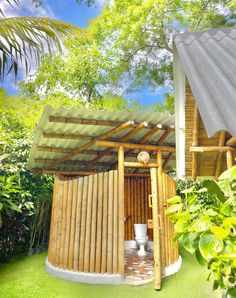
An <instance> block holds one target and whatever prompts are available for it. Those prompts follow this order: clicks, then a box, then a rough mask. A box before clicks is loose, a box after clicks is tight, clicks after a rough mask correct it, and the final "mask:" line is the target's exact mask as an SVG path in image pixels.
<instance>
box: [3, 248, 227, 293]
mask: <svg viewBox="0 0 236 298" xmlns="http://www.w3.org/2000/svg"><path fill="white" fill-rule="evenodd" d="M181 254H182V256H183V266H182V268H181V270H180V271H179V272H178V273H177V274H175V275H173V276H170V277H167V278H164V280H163V285H162V290H161V291H155V290H154V289H153V286H152V284H148V285H144V286H139V287H132V286H127V285H120V286H112V285H90V284H79V283H72V282H68V281H64V280H61V279H58V278H55V277H52V276H50V275H49V274H48V273H47V272H46V271H45V270H44V263H45V258H46V255H47V253H46V252H44V253H41V254H36V255H34V256H32V257H21V258H17V259H16V260H14V261H12V262H11V263H10V264H4V265H0V297H4V298H6V297H10V298H15V297H22V298H28V297H34V298H37V297H42V298H47V297H49V298H51V297H57V298H59V297H78V298H93V297H94V298H95V297H96V298H97V297H98V298H103V297H104V298H110V297H112V298H118V297H119V298H120V297H121V298H145V297H147V298H152V297H156V298H159V297H160V298H162V297H165V298H211V297H214V298H218V297H221V295H220V292H218V291H217V292H213V291H212V283H211V282H207V281H206V278H207V275H208V274H207V271H206V270H205V268H204V267H201V266H200V265H198V264H197V262H196V260H195V258H194V257H193V256H192V255H190V254H188V253H186V252H182V253H181Z"/></svg>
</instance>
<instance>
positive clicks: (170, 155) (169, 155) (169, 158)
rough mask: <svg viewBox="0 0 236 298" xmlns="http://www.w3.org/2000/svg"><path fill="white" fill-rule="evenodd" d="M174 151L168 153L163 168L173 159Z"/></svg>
mask: <svg viewBox="0 0 236 298" xmlns="http://www.w3.org/2000/svg"><path fill="white" fill-rule="evenodd" d="M173 155H174V153H173V152H170V153H169V154H168V156H167V157H166V159H165V161H164V163H163V169H164V168H165V167H166V166H167V164H168V163H169V161H170V160H171V159H172V157H173Z"/></svg>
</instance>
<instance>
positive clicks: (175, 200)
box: [167, 196, 181, 204]
mask: <svg viewBox="0 0 236 298" xmlns="http://www.w3.org/2000/svg"><path fill="white" fill-rule="evenodd" d="M167 203H168V204H175V203H181V197H180V196H174V197H173V198H170V199H168V200H167Z"/></svg>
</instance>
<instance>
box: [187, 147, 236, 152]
mask: <svg viewBox="0 0 236 298" xmlns="http://www.w3.org/2000/svg"><path fill="white" fill-rule="evenodd" d="M234 150H235V148H232V147H230V146H199V147H190V152H199V153H203V152H227V151H234Z"/></svg>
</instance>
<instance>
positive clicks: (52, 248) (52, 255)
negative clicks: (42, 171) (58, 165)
mask: <svg viewBox="0 0 236 298" xmlns="http://www.w3.org/2000/svg"><path fill="white" fill-rule="evenodd" d="M58 199H59V198H58V177H57V176H56V177H55V179H54V186H53V197H52V211H51V214H52V215H51V225H50V235H49V246H48V260H49V262H50V263H51V264H54V265H55V263H56V260H55V245H56V242H55V240H56V238H57V233H56V231H55V227H56V225H57V216H56V213H57V211H58V210H57V208H56V207H57V201H58Z"/></svg>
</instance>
